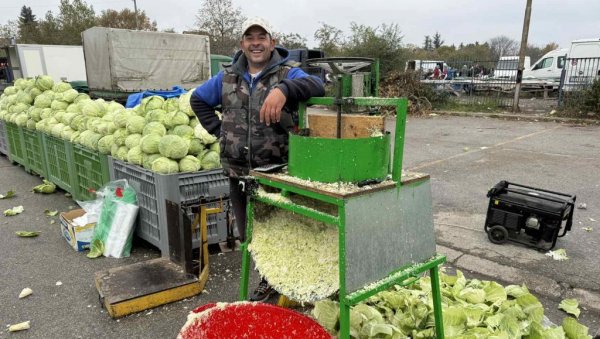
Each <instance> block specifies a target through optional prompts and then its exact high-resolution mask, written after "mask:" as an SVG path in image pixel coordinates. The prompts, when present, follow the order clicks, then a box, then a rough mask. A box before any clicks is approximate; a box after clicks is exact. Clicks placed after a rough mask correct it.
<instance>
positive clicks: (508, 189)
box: [506, 186, 575, 205]
mask: <svg viewBox="0 0 600 339" xmlns="http://www.w3.org/2000/svg"><path fill="white" fill-rule="evenodd" d="M523 187H525V186H523ZM539 191H542V190H539ZM506 192H511V193H515V194H521V195H528V194H527V193H523V192H519V191H515V190H511V189H510V188H507V189H506ZM544 192H546V193H552V192H551V191H544ZM563 195H564V196H568V197H570V198H572V199H573V202H575V196H574V195H567V194H563ZM543 199H544V200H547V201H552V202H557V203H560V204H567V205H573V202H571V201H565V200H558V199H553V198H552V197H544V198H543Z"/></svg>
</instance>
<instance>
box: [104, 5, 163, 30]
mask: <svg viewBox="0 0 600 339" xmlns="http://www.w3.org/2000/svg"><path fill="white" fill-rule="evenodd" d="M96 24H97V25H98V26H102V27H111V28H123V29H138V30H140V31H156V30H157V28H156V20H155V21H151V20H150V18H149V17H148V16H147V15H146V12H145V11H138V12H137V20H136V14H135V12H134V11H132V10H130V9H129V8H124V9H122V10H121V11H116V10H114V9H107V10H104V11H102V12H101V14H100V15H99V16H98V17H97V18H96ZM136 24H137V26H136Z"/></svg>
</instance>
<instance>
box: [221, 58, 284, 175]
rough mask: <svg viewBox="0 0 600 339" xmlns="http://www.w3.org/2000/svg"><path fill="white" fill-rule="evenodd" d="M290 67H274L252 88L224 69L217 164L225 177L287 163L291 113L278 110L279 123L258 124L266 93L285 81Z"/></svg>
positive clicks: (254, 82)
mask: <svg viewBox="0 0 600 339" xmlns="http://www.w3.org/2000/svg"><path fill="white" fill-rule="evenodd" d="M290 65H293V64H291V63H290V64H288V63H285V64H283V65H279V66H275V67H274V68H272V69H270V70H269V71H268V72H267V73H266V74H263V75H262V77H260V78H259V79H258V80H257V81H256V80H253V84H252V86H250V84H248V83H247V82H246V81H245V80H244V79H243V78H242V76H241V75H239V74H237V73H234V72H233V71H232V69H231V67H225V69H224V74H223V89H222V101H221V103H222V104H221V106H222V107H221V109H222V119H223V120H222V123H221V145H220V146H221V164H222V165H223V169H224V171H225V175H228V176H230V177H239V176H243V175H247V174H248V172H249V170H250V169H251V168H255V167H260V166H264V165H268V164H281V163H286V162H287V156H288V133H289V132H290V131H291V130H292V129H293V127H294V122H293V120H292V116H291V113H289V112H286V111H285V110H282V112H281V120H280V122H278V123H277V122H275V123H273V122H271V124H270V125H269V126H267V125H266V124H265V123H264V122H262V123H261V122H260V120H259V119H260V117H259V113H260V108H261V107H262V104H263V102H264V100H265V98H266V97H267V95H268V94H269V91H270V90H271V89H272V88H273V87H274V86H275V85H276V84H278V83H279V82H280V81H281V80H282V79H285V78H286V77H287V74H288V72H289V70H290V68H291V67H290Z"/></svg>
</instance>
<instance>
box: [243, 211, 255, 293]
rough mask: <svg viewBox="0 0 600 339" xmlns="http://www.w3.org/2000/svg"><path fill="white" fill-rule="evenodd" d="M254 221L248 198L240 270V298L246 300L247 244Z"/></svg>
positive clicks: (248, 262) (248, 271)
mask: <svg viewBox="0 0 600 339" xmlns="http://www.w3.org/2000/svg"><path fill="white" fill-rule="evenodd" d="M253 221H254V202H253V200H252V199H249V201H248V204H247V205H246V241H244V243H243V244H242V245H241V247H242V272H241V279H240V300H242V301H243V300H248V280H249V278H250V252H248V245H249V244H250V240H251V239H252V226H253Z"/></svg>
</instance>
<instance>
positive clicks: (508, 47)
mask: <svg viewBox="0 0 600 339" xmlns="http://www.w3.org/2000/svg"><path fill="white" fill-rule="evenodd" d="M489 46H490V50H491V53H492V58H494V59H493V60H498V59H500V57H503V56H507V55H516V54H517V52H518V51H519V44H518V43H517V41H516V40H514V39H511V38H509V37H507V36H505V35H499V36H497V37H494V38H491V39H490V41H489Z"/></svg>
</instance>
